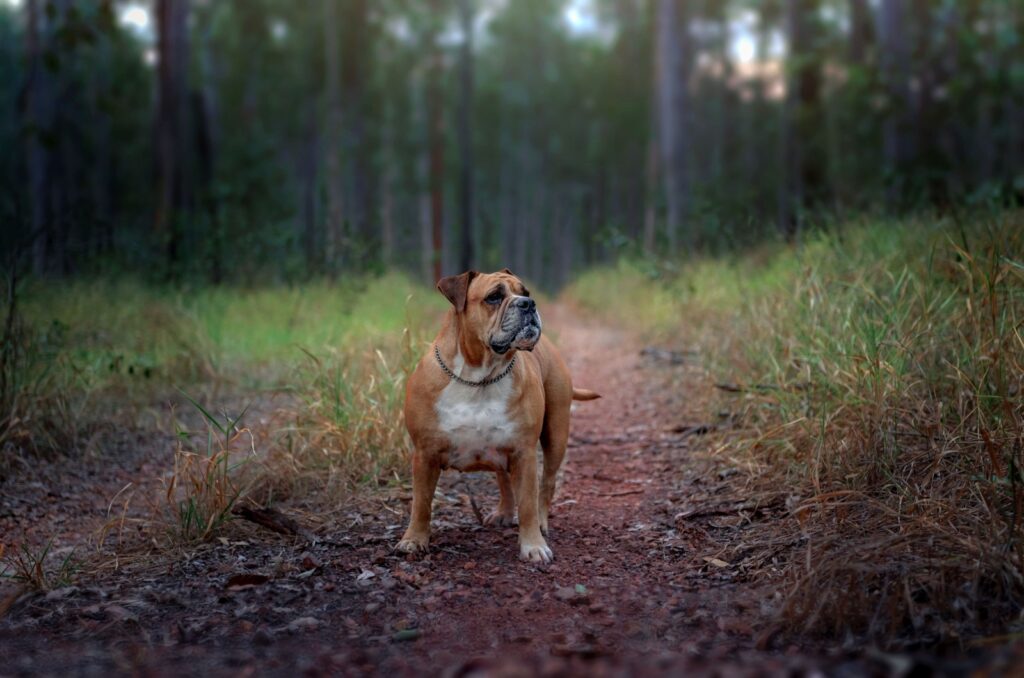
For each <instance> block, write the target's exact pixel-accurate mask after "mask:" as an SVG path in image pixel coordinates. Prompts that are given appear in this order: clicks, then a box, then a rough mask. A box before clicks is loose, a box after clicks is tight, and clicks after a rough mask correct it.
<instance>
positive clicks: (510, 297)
mask: <svg viewBox="0 0 1024 678" xmlns="http://www.w3.org/2000/svg"><path fill="white" fill-rule="evenodd" d="M437 288H438V289H439V290H440V291H441V292H442V293H443V294H444V295H445V296H446V297H447V298H448V300H449V301H451V302H452V309H451V310H450V311H448V313H447V314H446V315H445V319H444V324H443V326H442V327H441V331H440V332H439V333H438V335H437V337H436V338H435V339H434V343H433V344H432V345H431V347H430V350H429V351H427V353H426V355H424V356H423V358H422V359H421V360H420V362H419V364H418V365H417V366H416V369H415V371H414V372H413V373H412V375H411V376H410V377H409V381H408V383H407V384H406V389H405V425H406V427H407V428H408V429H409V435H410V437H411V438H412V442H413V445H414V446H415V451H414V452H413V458H412V476H413V497H412V516H411V518H410V520H409V528H408V529H407V530H406V531H405V535H404V536H403V537H402V540H401V541H400V542H399V543H398V547H397V548H398V550H400V551H406V552H415V551H420V550H422V549H425V548H426V547H427V542H428V541H429V539H430V507H431V503H432V502H433V499H434V489H435V487H436V486H437V478H438V476H439V475H440V473H441V470H442V469H447V468H454V469H458V470H460V471H493V472H494V473H495V475H496V476H497V480H498V488H499V490H500V492H501V498H500V500H499V502H498V508H497V509H496V510H495V511H494V512H493V513H491V514H490V515H489V516H488V517H487V521H486V522H487V523H488V524H497V525H511V524H513V523H514V522H515V517H516V516H515V508H516V502H517V500H518V509H519V555H520V557H521V558H523V559H525V560H533V561H544V562H547V561H549V560H551V558H552V553H551V549H550V548H549V547H548V545H547V542H545V541H544V535H545V534H547V531H548V511H549V509H550V507H551V499H552V497H553V496H554V493H555V478H556V474H557V473H558V468H559V466H561V464H562V459H563V458H564V457H565V446H566V443H567V442H568V440H569V407H570V405H571V404H572V401H573V400H592V399H594V398H598V397H600V396H598V395H597V394H596V393H594V392H592V391H585V390H582V389H574V388H573V386H572V377H571V376H570V375H569V370H568V368H567V367H566V366H565V362H564V361H563V360H562V357H561V356H560V355H559V354H558V351H557V350H556V349H555V347H554V345H553V344H552V343H551V342H550V341H548V339H547V338H546V337H542V336H541V323H540V315H539V314H538V313H537V305H536V303H535V302H534V300H533V299H531V298H530V292H529V291H528V290H527V289H526V287H524V286H523V283H522V281H521V280H519V278H517V277H516V276H515V275H513V274H512V272H511V271H509V270H508V269H504V270H503V271H500V272H498V273H478V272H476V271H468V272H466V273H463V274H461V275H455V276H450V277H448V278H443V279H442V280H441V281H440V282H438V284H437ZM538 441H539V442H540V445H541V447H542V448H543V450H544V474H543V478H542V479H541V481H540V491H539V498H538V488H537V484H538V481H537V455H536V449H537V442H538ZM510 476H511V477H510ZM538 499H539V501H538Z"/></svg>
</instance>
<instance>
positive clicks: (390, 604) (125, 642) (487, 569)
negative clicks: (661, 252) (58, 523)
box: [0, 308, 867, 675]
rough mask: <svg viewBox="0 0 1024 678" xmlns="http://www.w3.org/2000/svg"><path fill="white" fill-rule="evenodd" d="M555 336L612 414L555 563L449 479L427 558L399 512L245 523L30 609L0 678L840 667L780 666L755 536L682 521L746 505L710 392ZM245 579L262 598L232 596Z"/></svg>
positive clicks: (392, 499)
mask: <svg viewBox="0 0 1024 678" xmlns="http://www.w3.org/2000/svg"><path fill="white" fill-rule="evenodd" d="M545 322H546V325H547V326H548V327H551V328H554V336H555V339H556V342H557V343H558V344H559V345H560V346H561V348H562V350H563V353H564V354H565V356H566V358H567V360H568V362H569V365H570V368H571V370H572V372H573V374H574V380H575V382H576V384H577V385H579V386H582V387H586V388H593V389H595V390H598V391H600V392H601V393H603V394H604V398H603V399H601V400H598V401H595V402H591V403H582V404H578V405H576V409H575V410H574V414H573V427H572V435H571V440H570V447H569V454H568V458H567V463H566V466H565V473H564V482H563V484H562V488H561V491H560V493H559V495H558V497H557V498H556V503H555V511H554V512H553V514H552V524H551V535H550V538H549V543H550V545H551V546H552V548H553V549H554V552H555V558H556V559H555V561H554V562H553V563H551V564H549V565H535V564H526V563H523V562H520V561H519V560H518V558H517V554H518V549H517V547H516V530H515V528H504V529H502V528H485V527H483V526H481V525H480V524H479V520H478V516H477V511H476V510H474V508H473V505H474V504H476V505H477V507H478V508H479V511H481V512H482V513H484V514H486V512H487V511H488V509H489V508H490V507H491V506H492V505H493V504H494V503H495V501H496V496H497V492H496V488H495V487H494V482H493V480H492V478H491V477H490V476H489V475H485V474H467V475H460V474H458V473H454V472H453V473H446V474H444V475H443V476H442V480H441V483H440V486H439V489H438V494H437V496H436V499H435V512H434V521H433V537H432V544H431V549H430V552H429V554H428V555H426V556H424V557H419V558H414V557H404V556H399V555H397V554H395V553H393V552H392V550H391V548H392V547H393V545H394V544H395V543H396V541H397V539H398V537H399V536H400V534H401V532H402V530H403V529H404V526H405V520H406V513H407V510H408V500H409V498H410V497H409V495H408V492H407V491H403V492H401V493H392V494H380V495H375V496H371V497H366V498H363V499H361V500H360V501H358V502H353V503H351V504H348V505H344V506H339V507H337V509H336V510H334V511H329V512H323V510H322V507H317V506H316V504H315V503H311V504H310V506H309V507H302V506H292V507H290V508H291V512H292V514H293V515H294V516H295V517H297V518H298V519H299V520H300V522H303V523H304V524H305V525H306V526H307V527H308V528H309V529H310V530H311V531H312V532H314V533H315V534H316V535H317V536H318V537H319V538H320V540H318V541H315V542H306V541H303V540H296V539H291V538H285V537H279V536H277V535H274V534H272V533H269V532H267V531H264V530H261V529H259V528H257V527H255V526H250V525H247V524H242V523H239V524H237V525H235V526H233V527H232V530H231V532H230V534H229V535H228V536H227V537H226V538H225V539H222V540H220V541H219V542H217V543H214V544H211V545H207V546H204V547H200V548H198V549H197V550H195V551H194V552H191V553H189V554H186V556H185V557H183V558H180V559H177V560H175V561H173V562H162V563H159V564H157V565H154V564H152V563H127V564H126V565H125V566H124V567H123V568H122V569H121V570H120V571H119V572H117V573H116V574H111V573H103V574H94V575H87V576H83V577H82V581H80V582H79V584H78V586H76V587H71V588H68V589H61V590H58V591H54V592H52V593H50V594H49V595H36V596H34V597H28V598H25V599H22V600H21V601H20V602H19V603H18V604H17V605H16V606H15V608H14V609H12V610H11V612H10V613H9V614H8V616H7V617H6V618H5V619H3V620H2V621H0V675H4V674H20V673H38V672H45V673H52V672H57V671H61V672H65V673H67V672H68V671H67V667H73V671H72V672H73V673H77V674H108V673H109V672H111V671H114V672H121V673H127V672H131V673H146V674H151V675H172V674H177V673H180V672H188V673H202V674H206V675H209V674H224V675H267V674H278V675H283V674H292V675H293V674H295V672H296V671H297V670H299V671H302V672H304V673H306V674H309V675H320V674H353V675H361V674H367V673H380V674H390V675H414V674H422V673H424V672H430V673H442V672H443V673H445V674H446V675H467V674H470V673H473V674H480V675H520V674H532V673H538V672H539V673H543V674H546V675H566V674H572V675H602V674H621V673H632V674H642V675H647V674H663V673H674V672H678V671H680V670H683V669H685V670H686V671H687V672H689V673H698V674H700V673H705V672H706V673H716V674H738V675H748V674H749V675H764V674H774V673H787V672H794V671H795V672H797V673H800V672H803V671H813V670H817V669H818V668H821V667H826V666H831V667H833V668H836V667H839V666H840V665H842V664H843V662H844V661H845V660H843V659H842V657H832V658H830V659H826V658H824V653H821V652H816V651H814V649H813V648H807V647H805V648H796V647H788V648H786V647H782V648H779V647H776V646H775V645H774V644H773V642H774V641H773V635H772V633H771V632H770V627H769V626H768V625H767V624H768V622H766V621H765V620H766V617H765V616H764V609H765V605H764V603H765V601H766V600H767V598H768V596H770V595H771V592H770V591H768V590H765V589H760V588H758V586H756V585H755V584H753V583H750V582H749V581H746V580H745V577H744V576H743V573H742V572H741V571H738V568H737V567H736V566H735V565H734V564H732V563H729V562H727V561H725V560H724V559H723V558H724V556H725V554H726V552H727V551H728V550H729V549H733V548H735V547H736V545H737V540H738V539H740V538H741V537H742V534H743V533H742V532H741V531H739V530H738V529H737V527H736V523H735V521H733V522H729V521H726V523H725V524H720V523H718V524H716V523H715V522H714V521H713V520H711V521H709V520H703V521H701V520H697V519H695V518H694V519H689V518H687V517H686V516H687V515H688V512H689V514H691V515H692V512H693V510H694V509H695V508H699V506H700V505H698V504H694V501H695V498H697V497H701V498H703V500H704V501H707V499H708V498H709V497H717V498H718V499H716V501H719V500H721V499H723V498H724V497H722V496H721V495H722V494H723V493H724V494H730V493H732V492H733V491H734V490H735V489H736V488H732V487H730V486H729V485H728V483H729V482H730V481H729V480H728V477H729V475H728V473H719V469H716V468H713V467H711V466H710V465H708V464H705V463H702V462H699V461H697V456H699V455H694V451H695V450H696V449H698V448H697V447H696V446H699V445H702V444H704V443H703V442H702V440H703V439H702V437H701V436H700V435H699V431H697V432H696V434H695V431H694V430H693V429H687V428H686V426H685V425H686V424H693V423H700V421H701V420H700V417H701V413H702V412H703V410H704V408H705V405H706V400H707V394H706V393H702V392H701V387H700V386H699V385H698V384H700V383H701V382H700V381H699V380H698V379H697V378H696V375H697V373H698V371H697V370H696V369H695V368H694V367H692V366H688V365H687V364H686V363H685V361H684V364H682V365H677V364H675V363H676V362H677V361H676V360H675V356H667V358H668V359H666V356H664V355H662V356H657V355H656V356H653V357H652V356H646V357H645V356H642V355H641V352H640V349H641V348H642V347H641V346H640V345H638V344H637V343H636V342H635V341H634V340H633V339H632V338H631V337H630V336H629V335H628V334H627V333H625V332H624V331H620V330H616V329H614V328H609V327H606V326H601V325H596V324H592V323H587V322H584V321H582V320H581V319H580V318H578V317H577V316H575V315H574V314H572V313H570V312H569V311H567V310H566V309H562V308H556V309H549V310H547V312H545ZM670 384H671V387H670V386H669V385H670ZM691 446H695V447H693V448H691ZM239 574H250V575H265V576H266V577H267V578H268V579H267V580H266V581H263V578H260V577H255V578H250V579H249V580H240V579H237V578H236V579H231V578H232V577H237V575H239ZM232 582H233V583H234V584H235V585H234V586H232V585H231V584H232ZM759 644H760V646H761V647H764V648H767V649H763V650H759V649H757V647H758V645H759ZM814 657H817V658H814ZM851 661H853V663H852V664H850V663H847V665H846V667H847V668H850V667H859V668H860V669H865V668H867V665H865V664H861V663H859V661H860V660H851Z"/></svg>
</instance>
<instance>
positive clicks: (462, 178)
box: [459, 0, 473, 271]
mask: <svg viewBox="0 0 1024 678" xmlns="http://www.w3.org/2000/svg"><path fill="white" fill-rule="evenodd" d="M459 20H460V23H461V25H462V49H461V58H460V59H459V95H460V96H459V164H460V167H459V218H460V221H461V222H462V237H461V240H460V248H459V268H460V269H461V270H463V271H468V270H469V269H471V268H472V267H473V4H472V0H459Z"/></svg>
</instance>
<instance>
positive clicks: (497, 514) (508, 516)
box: [484, 469, 516, 527]
mask: <svg viewBox="0 0 1024 678" xmlns="http://www.w3.org/2000/svg"><path fill="white" fill-rule="evenodd" d="M494 477H495V479H496V480H497V481H498V492H500V493H501V497H500V498H499V499H498V508H496V509H494V510H493V511H491V512H490V513H489V514H488V515H487V517H486V518H484V524H485V525H497V526H499V527H504V526H506V525H515V524H516V495H515V492H514V491H513V490H512V481H511V479H510V478H509V475H508V471H506V470H505V469H498V470H497V471H495V472H494Z"/></svg>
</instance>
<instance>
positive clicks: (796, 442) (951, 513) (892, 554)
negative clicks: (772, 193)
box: [573, 213, 1024, 643]
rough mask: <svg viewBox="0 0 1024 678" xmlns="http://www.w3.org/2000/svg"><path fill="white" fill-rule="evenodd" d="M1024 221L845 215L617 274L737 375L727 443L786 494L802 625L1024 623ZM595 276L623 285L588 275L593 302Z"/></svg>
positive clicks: (657, 326) (662, 323) (663, 320)
mask: <svg viewBox="0 0 1024 678" xmlns="http://www.w3.org/2000/svg"><path fill="white" fill-rule="evenodd" d="M1021 221H1022V218H1021V215H1020V214H1016V213H1012V214H1004V215H1000V216H999V217H997V218H988V219H981V220H978V221H975V222H972V223H969V224H963V225H958V224H953V223H948V222H942V221H936V220H927V219H921V220H916V221H905V222H882V223H860V224H847V225H843V226H841V227H838V228H836V229H835V230H834V231H832V232H831V233H830V234H820V235H816V236H813V237H811V238H810V239H809V240H808V241H807V242H805V243H804V244H803V245H802V246H800V247H797V248H787V247H782V246H778V245H776V246H770V247H767V248H765V249H763V250H761V251H759V252H756V253H753V254H752V255H750V256H749V257H740V258H737V259H734V260H732V261H728V260H719V261H702V262H698V263H694V264H691V265H689V266H686V267H684V269H683V270H682V272H681V273H680V274H679V275H678V276H676V277H673V278H671V279H667V280H666V279H660V280H657V279H650V278H649V277H647V276H644V275H643V272H642V271H636V270H632V271H631V270H630V267H629V266H624V267H620V269H618V270H617V271H615V272H613V273H612V274H611V275H612V276H614V277H615V278H619V277H623V276H629V277H631V278H632V281H633V282H632V284H641V283H638V282H637V281H640V280H643V281H644V282H643V283H642V284H643V285H646V286H647V287H649V288H653V289H655V290H656V291H655V292H654V293H653V294H652V298H654V299H661V300H662V301H660V302H658V303H657V304H655V305H654V308H658V309H661V310H660V311H659V312H658V313H657V314H655V315H654V317H655V319H656V320H657V322H656V323H651V322H648V323H647V324H646V327H647V328H648V330H649V331H650V332H651V333H653V334H660V336H662V337H663V338H664V337H672V338H674V340H676V341H683V342H685V343H687V344H689V345H691V346H692V345H696V346H699V347H701V348H702V350H703V353H704V355H705V356H706V358H707V360H708V362H709V367H710V369H711V370H712V372H713V373H714V374H715V375H716V376H717V377H718V378H719V379H720V380H722V381H728V382H731V383H734V384H737V385H738V386H739V388H740V390H741V393H740V394H739V395H727V396H722V397H723V398H725V399H726V400H727V401H726V402H725V403H723V407H725V408H728V409H732V410H739V411H741V412H742V417H740V420H739V421H740V422H741V423H740V428H739V429H738V430H736V431H735V432H733V434H732V435H730V436H728V437H727V438H726V439H725V440H724V441H723V442H722V444H721V445H720V447H719V448H718V450H717V452H718V453H719V454H721V455H723V456H726V457H728V458H730V459H732V460H736V461H739V462H740V463H741V464H742V465H743V466H744V467H746V468H747V469H749V470H750V472H751V473H752V475H753V476H754V478H755V481H756V482H758V483H760V484H761V485H762V486H763V487H765V488H768V489H770V490H774V491H776V492H780V493H783V494H785V495H788V497H789V501H788V505H789V506H791V512H790V515H789V518H788V519H787V520H786V521H785V524H784V525H777V526H774V527H776V528H778V529H781V530H782V531H785V532H788V533H789V542H790V543H791V544H793V545H794V547H793V548H792V549H791V550H790V551H789V555H788V561H787V563H786V567H785V572H786V576H787V581H788V584H787V585H786V596H785V602H784V604H783V605H782V607H781V609H780V612H781V614H782V615H783V617H784V618H785V619H786V620H787V622H788V623H789V625H790V626H791V628H798V629H802V630H808V629H810V630H815V631H827V632H829V633H832V634H839V635H842V634H847V633H849V634H854V635H855V636H857V637H863V636H867V637H870V638H875V639H878V640H879V641H880V642H885V643H900V642H922V641H936V640H959V639H962V638H965V637H980V636H984V635H986V634H1000V633H1005V632H1009V631H1012V630H1014V629H1016V628H1017V626H1016V625H1019V624H1021V618H1020V609H1021V604H1022V603H1024V527H1022V520H1024V515H1022V509H1024V472H1022V467H1024V458H1022V451H1021V449H1022V440H1024V404H1022V400H1021V389H1022V386H1024V384H1022V375H1024V369H1022V368H1024V339H1022V327H1021V324H1022V322H1024V228H1022V226H1024V224H1022V223H1021ZM593 275H594V276H600V275H601V274H600V273H595V274H593ZM606 275H607V274H606ZM588 285H594V286H599V287H602V288H603V289H608V288H610V287H615V286H617V285H618V283H617V282H616V283H613V284H608V282H607V281H603V282H601V281H596V282H595V281H587V280H584V281H583V283H582V284H581V286H579V287H578V288H577V289H576V290H575V291H573V294H575V295H578V296H583V298H584V303H591V302H590V301H589V299H590V295H589V293H588V289H589V288H588ZM637 298H639V299H644V298H645V297H644V296H642V295H641V296H638V297H634V303H635V299H637ZM666 298H668V299H671V300H672V303H671V304H666V303H665V301H664V300H665V299H666ZM602 301H603V300H602ZM666 308H671V309H672V310H671V311H667V310H665V309H666ZM605 309H606V310H605V312H608V311H607V306H605ZM612 311H613V312H614V311H615V309H614V308H613V309H612ZM621 313H622V316H621V317H624V318H628V319H629V322H631V323H634V324H635V323H638V322H642V321H643V317H642V316H638V314H637V312H636V311H635V310H634V309H632V308H630V307H629V306H628V305H623V307H622V310H621ZM645 313H650V309H648V310H647V311H645ZM672 316H674V323H675V324H674V328H675V329H674V331H673V330H672V329H671V328H672V327H673V325H672V322H673V319H670V318H671V317H672ZM766 527H769V528H770V527H772V526H766Z"/></svg>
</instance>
